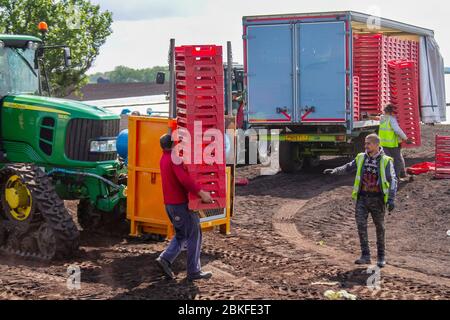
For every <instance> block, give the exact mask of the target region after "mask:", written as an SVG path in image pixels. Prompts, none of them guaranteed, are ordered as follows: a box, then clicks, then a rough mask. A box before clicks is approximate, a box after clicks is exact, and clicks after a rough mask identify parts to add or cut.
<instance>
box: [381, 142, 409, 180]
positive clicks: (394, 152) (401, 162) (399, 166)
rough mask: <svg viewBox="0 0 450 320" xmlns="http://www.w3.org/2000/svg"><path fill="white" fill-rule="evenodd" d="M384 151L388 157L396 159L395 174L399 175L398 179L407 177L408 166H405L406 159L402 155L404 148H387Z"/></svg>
mask: <svg viewBox="0 0 450 320" xmlns="http://www.w3.org/2000/svg"><path fill="white" fill-rule="evenodd" d="M383 149H384V153H386V155H387V156H388V157H391V158H393V159H394V169H395V174H396V175H397V177H398V178H404V177H406V165H405V158H403V154H402V148H401V147H397V148H385V147H383Z"/></svg>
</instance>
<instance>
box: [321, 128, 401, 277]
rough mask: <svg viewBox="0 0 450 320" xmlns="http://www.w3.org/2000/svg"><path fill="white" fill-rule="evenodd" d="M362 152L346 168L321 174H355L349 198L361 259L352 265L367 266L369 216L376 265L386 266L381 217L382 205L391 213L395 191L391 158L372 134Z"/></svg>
mask: <svg viewBox="0 0 450 320" xmlns="http://www.w3.org/2000/svg"><path fill="white" fill-rule="evenodd" d="M365 149H366V152H365V153H360V154H358V155H357V156H356V159H355V160H353V161H352V162H350V163H347V164H346V165H344V166H342V167H339V168H336V169H327V170H325V171H324V173H325V174H333V175H344V174H347V173H351V172H355V171H356V178H355V184H354V186H353V193H352V198H353V199H354V200H355V201H356V214H355V218H356V224H357V226H358V235H359V240H360V244H361V258H359V259H358V260H356V261H355V263H356V264H370V263H371V256H370V248H369V239H368V234H367V219H368V217H369V213H370V214H371V215H372V220H373V222H374V223H375V228H376V233H377V249H378V250H377V251H378V252H377V253H378V259H377V265H378V266H379V267H380V268H383V267H384V266H385V265H386V259H385V257H386V255H385V227H384V216H385V212H386V206H387V208H388V210H389V212H391V211H392V210H394V208H395V204H394V200H395V194H396V192H397V177H396V175H395V171H394V164H393V161H392V158H391V157H388V156H387V155H385V153H384V151H383V148H382V147H381V146H380V138H379V137H378V136H377V135H376V134H371V135H368V136H367V137H366V141H365Z"/></svg>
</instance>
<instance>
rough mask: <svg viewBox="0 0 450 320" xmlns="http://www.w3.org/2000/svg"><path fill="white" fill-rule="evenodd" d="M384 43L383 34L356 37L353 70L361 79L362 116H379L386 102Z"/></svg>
mask: <svg viewBox="0 0 450 320" xmlns="http://www.w3.org/2000/svg"><path fill="white" fill-rule="evenodd" d="M384 41H385V39H384V37H383V35H382V34H364V35H355V37H354V48H353V68H354V75H355V76H357V77H358V78H359V85H360V87H359V88H360V114H361V116H369V115H377V114H379V113H380V110H381V106H382V105H383V103H384V102H385V101H384V100H385V98H384V95H383V94H382V93H383V88H385V87H386V81H387V79H386V76H387V74H385V73H384V72H383V70H384V69H383V64H384V63H385V61H387V57H386V56H385V51H384V50H383V47H384V45H383V42H384ZM383 99H384V100H383Z"/></svg>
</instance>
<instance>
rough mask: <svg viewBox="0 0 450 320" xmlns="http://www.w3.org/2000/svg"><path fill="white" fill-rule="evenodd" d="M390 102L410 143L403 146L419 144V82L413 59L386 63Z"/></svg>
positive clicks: (417, 145) (412, 146) (416, 145)
mask: <svg viewBox="0 0 450 320" xmlns="http://www.w3.org/2000/svg"><path fill="white" fill-rule="evenodd" d="M388 67H389V82H390V88H391V93H390V95H391V103H392V104H393V105H394V106H395V107H396V110H395V112H396V114H397V119H398V122H399V125H400V127H401V128H402V130H403V131H404V132H405V134H406V135H407V136H408V138H410V139H411V141H412V144H406V143H403V144H402V147H404V148H415V147H419V146H420V145H421V127H420V110H419V82H418V78H417V74H416V72H415V69H416V63H415V62H414V61H404V60H392V61H389V63H388Z"/></svg>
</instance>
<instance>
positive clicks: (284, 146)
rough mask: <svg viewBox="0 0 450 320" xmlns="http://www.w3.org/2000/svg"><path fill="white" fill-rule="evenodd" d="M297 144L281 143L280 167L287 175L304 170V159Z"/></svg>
mask: <svg viewBox="0 0 450 320" xmlns="http://www.w3.org/2000/svg"><path fill="white" fill-rule="evenodd" d="M299 149H300V146H299V145H298V144H297V143H291V142H286V141H280V167H281V171H283V172H285V173H293V172H296V171H300V170H301V169H302V168H303V164H304V158H302V157H301V156H300V152H299V151H300V150H299Z"/></svg>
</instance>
